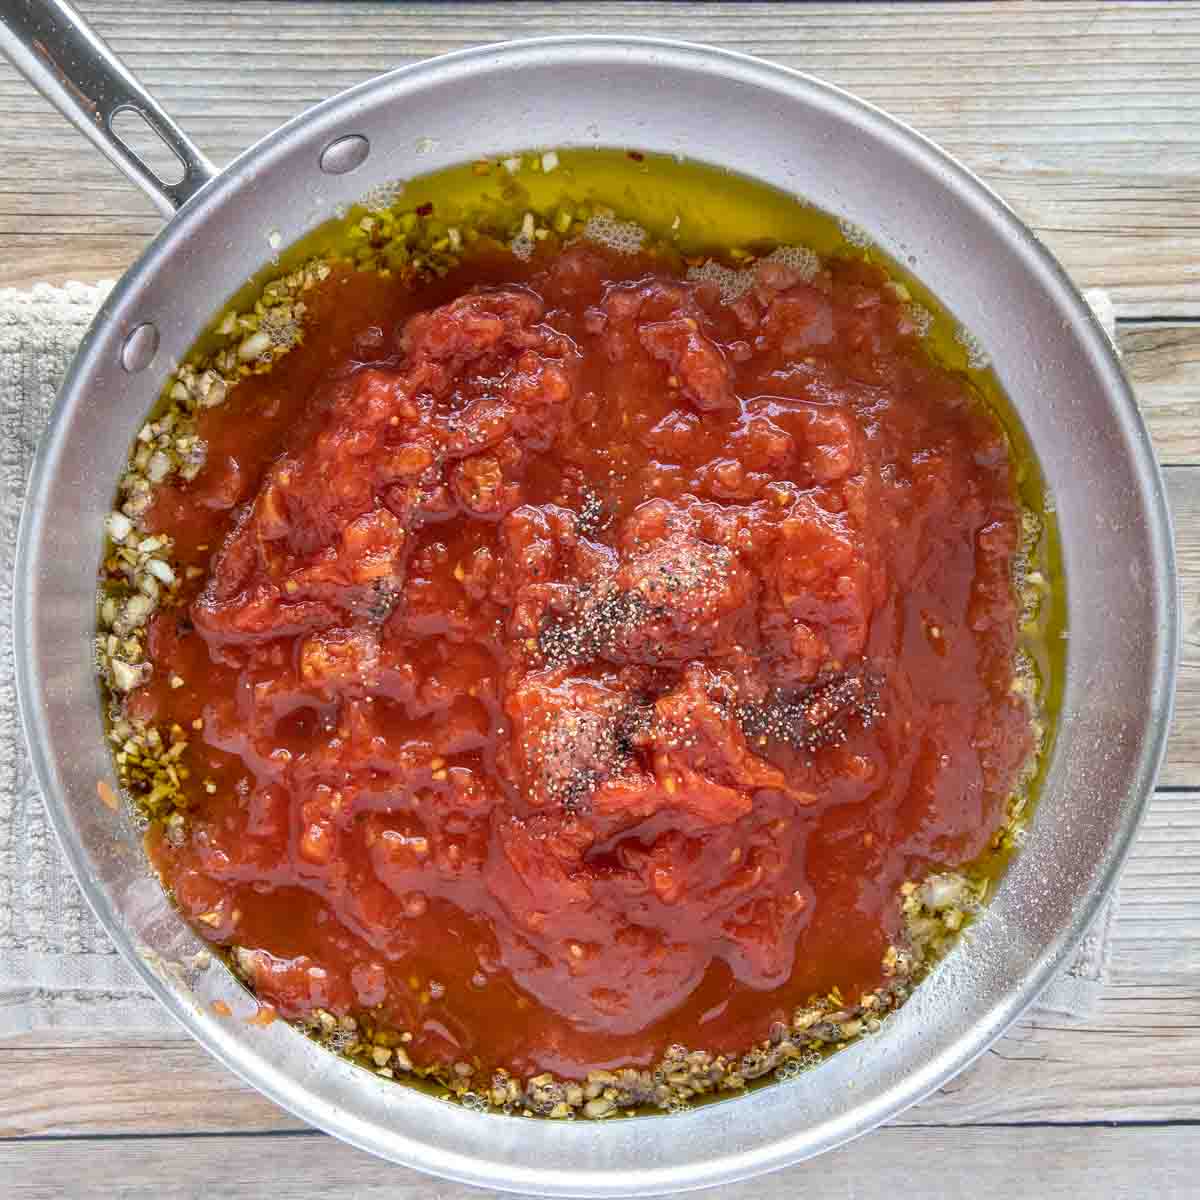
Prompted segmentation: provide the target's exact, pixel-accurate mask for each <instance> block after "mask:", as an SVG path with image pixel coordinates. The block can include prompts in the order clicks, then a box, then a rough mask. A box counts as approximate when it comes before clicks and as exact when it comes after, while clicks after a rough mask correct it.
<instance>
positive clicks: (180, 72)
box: [0, 0, 1200, 317]
mask: <svg viewBox="0 0 1200 1200" xmlns="http://www.w3.org/2000/svg"><path fill="white" fill-rule="evenodd" d="M80 7H81V8H82V9H83V11H84V12H85V13H86V14H87V15H88V16H89V17H90V18H91V19H92V20H93V21H94V23H95V25H96V27H97V29H99V30H100V32H101V33H102V34H103V35H104V36H105V37H106V38H107V39H108V40H109V41H110V42H111V43H112V45H113V47H114V48H115V49H116V50H117V51H118V53H120V54H121V55H123V56H124V57H125V58H126V59H127V61H128V62H129V63H130V65H131V66H132V67H133V68H134V69H135V70H136V71H137V72H138V73H139V74H140V75H141V76H142V78H143V80H144V81H145V82H146V83H147V84H148V85H149V86H150V87H151V89H152V90H154V91H155V92H156V93H157V94H158V95H159V96H160V98H161V99H162V101H163V102H164V104H165V106H166V107H167V109H168V110H169V111H170V112H172V113H173V114H174V115H175V116H177V117H178V118H179V120H180V122H181V123H182V124H183V126H184V127H185V128H186V129H187V130H188V131H189V132H190V133H191V134H192V135H193V136H194V137H195V139H196V140H197V142H198V143H199V144H200V145H201V146H202V147H204V148H205V150H206V151H208V153H209V154H210V155H211V156H212V157H213V158H214V159H215V160H216V161H217V162H225V161H228V160H229V159H230V158H231V157H232V156H233V155H234V154H235V153H237V152H238V151H239V150H241V149H243V148H244V147H246V146H247V145H249V144H250V143H251V142H252V141H254V140H255V139H256V138H258V137H260V136H262V135H263V134H264V133H266V132H267V131H269V130H270V129H272V128H274V127H275V126H277V125H278V124H280V123H281V122H282V121H284V120H285V119H287V118H288V117H291V116H293V115H295V114H296V113H297V112H299V111H300V110H301V109H302V108H304V107H305V106H306V105H308V104H311V103H312V102H314V101H316V100H319V99H322V98H325V97H327V96H330V95H332V94H333V93H335V92H337V91H339V90H341V89H342V88H344V87H347V86H349V85H350V84H353V83H357V82H360V81H361V80H363V79H366V78H368V77H369V76H371V75H374V74H377V73H379V72H381V71H383V70H387V69H388V68H391V67H395V66H398V65H403V64H405V63H411V62H414V61H416V60H417V59H420V58H423V57H426V56H429V55H432V54H437V53H440V52H442V51H446V50H455V49H461V48H463V47H465V46H471V45H476V44H479V43H482V42H493V41H498V40H502V39H505V38H511V37H525V36H533V35H537V34H551V33H576V32H611V31H614V30H615V31H620V32H624V33H628V34H656V35H666V36H671V37H677V38H687V39H692V40H697V41H706V42H712V43H715V44H717V45H721V46H725V47H728V48H731V49H735V50H741V51H744V52H747V53H750V54H755V55H761V56H763V57H766V58H769V59H772V60H774V61H777V62H780V63H784V64H786V65H788V66H792V67H796V68H799V69H803V70H806V71H809V72H812V73H813V74H815V75H818V76H820V77H821V78H823V79H826V80H829V81H830V82H832V83H835V84H839V85H841V86H843V87H846V88H849V89H850V90H851V91H854V92H856V93H857V94H859V95H861V96H863V97H864V98H866V99H868V100H871V101H873V102H875V103H877V104H879V105H881V106H882V107H883V108H885V109H887V110H888V111H889V112H892V113H894V114H895V115H896V116H898V117H900V118H901V119H903V120H905V121H908V122H911V123H912V124H913V125H915V126H916V127H917V128H919V129H921V130H922V131H923V132H924V133H926V134H928V135H929V136H930V137H932V138H934V139H935V140H936V141H939V142H940V143H941V144H943V145H944V146H945V147H946V148H947V149H948V150H950V151H951V153H953V154H955V155H957V156H958V157H960V158H961V159H962V160H963V161H964V162H965V163H966V164H967V165H968V166H969V167H971V168H972V169H973V170H975V171H976V172H978V173H979V174H980V175H981V176H982V177H983V178H984V179H985V180H986V181H987V182H988V183H990V184H991V185H992V186H993V187H995V188H996V190H997V191H999V192H1000V194H1001V195H1003V196H1004V197H1005V198H1006V199H1007V200H1008V201H1009V202H1010V203H1011V204H1012V205H1013V207H1014V208H1015V209H1016V210H1017V212H1018V213H1020V215H1021V216H1022V217H1023V218H1024V219H1025V220H1026V221H1028V222H1029V223H1030V224H1031V225H1032V226H1033V227H1034V228H1035V229H1036V230H1037V231H1038V232H1039V233H1040V234H1041V235H1042V237H1043V238H1044V239H1045V240H1046V242H1047V243H1048V244H1049V246H1050V248H1051V249H1052V250H1053V251H1054V252H1055V253H1056V254H1058V255H1059V257H1060V258H1061V259H1062V260H1063V262H1064V263H1065V264H1066V266H1067V268H1068V270H1069V271H1070V272H1071V273H1072V275H1073V276H1074V277H1075V279H1076V280H1077V281H1078V282H1079V283H1080V284H1081V285H1083V286H1101V287H1106V288H1108V289H1109V290H1110V292H1111V293H1112V295H1113V297H1114V300H1115V302H1116V306H1117V310H1118V313H1119V314H1120V315H1122V316H1156V317H1157V316H1187V315H1191V316H1198V315H1200V156H1197V155H1196V153H1195V148H1196V146H1197V145H1198V144H1200V72H1198V71H1197V70H1196V69H1195V68H1196V63H1197V61H1200V5H1195V4H1190V3H1178V2H1168V3H1157V4H1140V5H1128V4H1106V3H1095V2H1087V3H1084V2H1078V3H1070V2H1067V3H1062V2H1058V3H1022V4H1011V3H999V4H986V3H966V4H939V5H935V6H930V5H920V4H900V5H894V4H853V5H851V4H811V5H810V4H783V3H776V4H771V5H761V4H722V3H711V4H694V3H692V4H645V3H606V4H593V3H586V4H584V3H574V2H571V3H511V4H454V3H452V4H429V3H424V4H406V5H389V4H378V3H353V4H350V3H344V4H338V3H332V2H329V0H320V2H311V0H309V2H303V3H301V2H297V3H291V4H286V5H281V4H275V3H270V2H264V0H244V2H236V3H235V2H230V0H213V2H212V3H195V2H194V0H145V2H143V3H138V4H130V3H127V2H125V0H80ZM0 106H2V107H3V110H4V112H5V120H4V122H3V123H2V124H0V162H3V163H4V171H3V178H2V179H0V285H2V284H6V283H8V284H28V283H31V282H33V281H34V280H36V279H40V278H45V279H49V280H51V281H55V280H58V281H61V280H62V279H63V278H64V276H65V275H74V276H75V277H78V278H84V279H88V280H92V279H96V278H98V277H101V276H106V275H107V276H111V275H113V274H115V273H117V272H119V271H120V270H121V269H122V268H123V267H124V266H125V265H127V263H128V261H129V259H130V257H131V255H132V254H133V253H134V252H135V251H136V249H137V248H138V246H139V245H140V244H141V243H142V242H144V240H145V239H147V238H148V237H149V236H150V235H151V234H152V233H153V232H154V230H155V229H156V228H157V227H158V221H157V218H156V217H155V216H154V215H153V213H152V210H151V208H150V204H149V202H148V201H147V200H145V199H144V198H143V197H142V196H140V195H139V194H138V193H136V192H135V191H134V189H133V188H132V186H130V185H126V184H125V183H124V182H123V180H121V179H120V177H119V176H118V175H117V173H116V171H115V169H114V168H112V167H111V166H109V165H108V163H107V162H106V161H104V160H103V159H102V158H101V157H100V156H99V155H98V154H97V153H95V152H93V151H90V150H88V149H87V148H86V147H85V146H84V144H83V143H82V141H81V140H80V139H79V136H78V135H77V134H76V133H75V132H74V130H72V129H70V128H69V127H68V126H67V125H66V123H65V122H64V121H62V120H61V118H59V117H57V115H56V114H54V113H53V112H52V111H51V110H50V108H49V106H48V105H47V103H46V102H45V101H44V100H42V99H41V98H40V97H39V96H37V95H35V94H34V93H33V92H32V90H31V89H30V88H29V87H28V85H26V84H25V83H24V82H23V81H22V80H20V79H18V78H17V76H16V75H15V73H14V72H13V71H12V70H11V69H10V68H9V67H7V65H4V64H0Z"/></svg>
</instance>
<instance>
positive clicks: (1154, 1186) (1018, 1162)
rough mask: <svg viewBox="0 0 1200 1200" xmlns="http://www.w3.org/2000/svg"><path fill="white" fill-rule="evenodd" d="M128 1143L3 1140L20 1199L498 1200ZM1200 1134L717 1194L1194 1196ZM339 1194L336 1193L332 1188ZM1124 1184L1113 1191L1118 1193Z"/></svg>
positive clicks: (388, 1176) (923, 1133) (890, 1146)
mask: <svg viewBox="0 0 1200 1200" xmlns="http://www.w3.org/2000/svg"><path fill="white" fill-rule="evenodd" d="M265 1142H266V1140H265V1139H263V1138H261V1137H242V1138H234V1137H218V1138H164V1139H149V1140H147V1139H141V1138H135V1139H128V1140H122V1141H120V1142H118V1143H117V1144H111V1143H105V1144H97V1143H96V1142H82V1141H79V1142H59V1141H45V1142H33V1143H25V1144H24V1145H13V1144H12V1143H8V1144H0V1178H3V1179H4V1180H5V1183H6V1190H5V1195H6V1196H7V1197H10V1200H59V1198H60V1197H63V1196H71V1197H74V1196H78V1195H81V1194H82V1193H83V1189H85V1188H86V1189H87V1190H88V1194H91V1195H102V1196H117V1195H119V1196H120V1197H121V1198H122V1200H166V1198H174V1197H203V1198H204V1200H245V1198H246V1197H257V1196H267V1195H269V1196H270V1197H271V1200H313V1197H314V1196H316V1195H325V1194H328V1195H338V1196H349V1197H353V1198H354V1200H384V1198H385V1197H386V1198H387V1200H489V1198H493V1200H499V1197H498V1194H497V1193H495V1192H485V1191H480V1190H478V1189H476V1188H468V1187H464V1186H463V1185H461V1184H453V1183H445V1182H442V1181H440V1180H435V1179H429V1178H427V1177H424V1176H421V1175H418V1174H416V1173H415V1172H413V1171H408V1170H405V1169H404V1168H401V1167H394V1166H391V1165H389V1164H387V1163H383V1162H378V1161H372V1160H371V1159H368V1158H367V1157H366V1156H365V1155H363V1154H360V1153H359V1152H358V1151H357V1150H352V1149H351V1148H350V1147H348V1146H343V1145H340V1144H339V1143H337V1142H334V1141H332V1140H331V1139H329V1138H322V1137H319V1136H316V1135H312V1134H300V1135H298V1136H294V1137H289V1138H286V1139H280V1138H276V1139H274V1140H273V1141H271V1142H267V1143H266V1144H264V1143H265ZM1198 1172H1200V1138H1197V1137H1195V1136H1189V1134H1188V1131H1186V1130H1180V1129H1178V1128H1171V1127H1166V1128H1163V1127H1146V1126H1136V1125H1135V1126H1126V1127H1124V1128H1118V1129H1105V1128H1096V1127H1085V1128H1070V1129H1056V1128H1053V1127H1051V1128H1044V1127H1043V1128H1033V1129H1022V1130H1021V1131H1020V1135H1019V1140H1018V1138H1016V1137H1014V1135H1013V1131H1012V1130H1010V1129H955V1130H953V1131H948V1130H944V1129H921V1130H910V1129H885V1130H880V1131H879V1132H878V1133H875V1134H873V1135H871V1136H870V1137H868V1138H865V1139H863V1140H861V1141H858V1142H855V1143H853V1144H851V1145H850V1146H845V1147H842V1148H841V1149H839V1150H835V1151H833V1152H832V1153H830V1154H827V1155H823V1156H822V1157H821V1158H819V1159H817V1160H816V1161H814V1162H808V1163H801V1164H800V1165H799V1166H796V1167H793V1168H791V1169H790V1170H788V1171H779V1172H775V1173H774V1174H771V1175H765V1176H761V1177H760V1178H758V1179H752V1180H747V1181H746V1182H744V1183H740V1184H736V1185H732V1186H727V1187H723V1188H721V1189H720V1191H719V1192H700V1193H696V1194H697V1195H699V1196H717V1195H719V1196H720V1197H721V1200H794V1198H795V1197H799V1196H816V1197H845V1198H846V1200H851V1198H852V1200H894V1198H895V1197H896V1196H919V1197H927V1196H953V1197H956V1198H958V1197H963V1198H966V1197H969V1198H970V1200H1024V1198H1025V1197H1029V1198H1030V1200H1080V1197H1081V1196H1082V1197H1088V1198H1089V1200H1091V1198H1092V1197H1098V1196H1107V1197H1121V1198H1124V1200H1148V1198H1150V1197H1155V1198H1158V1197H1168V1196H1179V1197H1184V1196H1194V1195H1195V1194H1196V1191H1195V1181H1196V1177H1197V1173H1198ZM331 1181H336V1182H335V1184H334V1190H331V1191H328V1192H326V1191H325V1190H324V1189H327V1188H329V1187H330V1182H331ZM1114 1184H1115V1185H1116V1186H1114Z"/></svg>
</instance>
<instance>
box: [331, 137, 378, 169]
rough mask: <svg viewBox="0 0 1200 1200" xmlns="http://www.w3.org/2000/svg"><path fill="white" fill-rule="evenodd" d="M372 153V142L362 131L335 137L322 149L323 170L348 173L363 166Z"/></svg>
mask: <svg viewBox="0 0 1200 1200" xmlns="http://www.w3.org/2000/svg"><path fill="white" fill-rule="evenodd" d="M370 153H371V143H370V142H368V141H367V139H366V138H365V137H363V136H362V134H361V133H348V134H347V135H346V136H345V137H340V138H336V139H334V141H332V142H330V143H329V145H328V146H326V147H325V149H324V150H322V151H321V159H320V162H321V170H322V171H324V172H325V174H326V175H347V174H349V172H351V171H353V170H354V169H355V168H356V167H361V166H362V165H363V163H365V162H366V161H367V155H368V154H370Z"/></svg>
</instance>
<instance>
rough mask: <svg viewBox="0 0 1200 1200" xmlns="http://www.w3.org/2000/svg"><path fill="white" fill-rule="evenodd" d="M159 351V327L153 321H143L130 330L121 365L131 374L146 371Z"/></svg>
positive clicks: (122, 353) (122, 348) (122, 351)
mask: <svg viewBox="0 0 1200 1200" xmlns="http://www.w3.org/2000/svg"><path fill="white" fill-rule="evenodd" d="M157 353H158V327H157V326H156V325H155V324H154V323H153V322H152V321H143V322H142V323H141V324H140V325H138V326H136V327H135V328H134V329H132V330H130V332H129V334H128V336H127V337H126V338H125V343H124V345H122V347H121V366H123V367H124V368H125V370H126V371H128V372H129V374H130V375H135V374H137V372H138V371H144V370H145V369H146V368H147V367H148V366H149V365H150V364H151V363H152V362H153V361H154V356H155V355H156V354H157Z"/></svg>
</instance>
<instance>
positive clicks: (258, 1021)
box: [246, 1004, 279, 1025]
mask: <svg viewBox="0 0 1200 1200" xmlns="http://www.w3.org/2000/svg"><path fill="white" fill-rule="evenodd" d="M278 1018H279V1014H278V1013H277V1012H276V1011H275V1010H274V1009H273V1008H272V1007H271V1006H270V1005H269V1004H260V1005H259V1006H258V1011H257V1012H256V1013H255V1014H254V1016H252V1017H247V1018H246V1024H247V1025H273V1024H274V1023H275V1022H276V1020H278Z"/></svg>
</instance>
